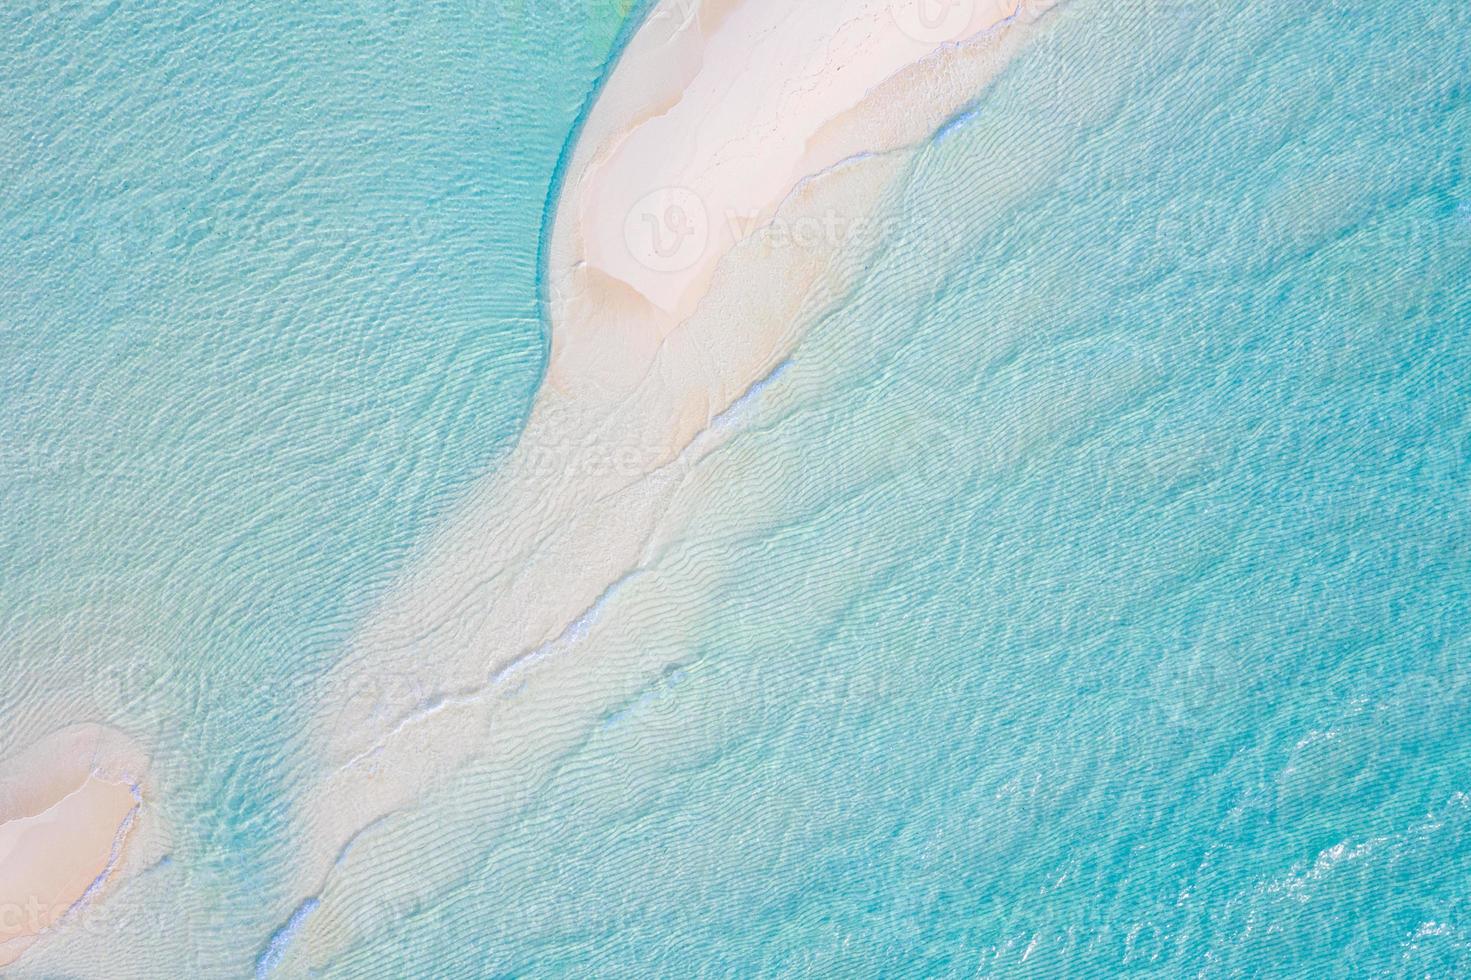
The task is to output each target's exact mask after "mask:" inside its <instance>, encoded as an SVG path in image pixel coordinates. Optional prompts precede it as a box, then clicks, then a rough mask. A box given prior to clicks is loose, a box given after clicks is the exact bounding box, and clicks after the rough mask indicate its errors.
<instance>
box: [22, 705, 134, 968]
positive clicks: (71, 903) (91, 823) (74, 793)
mask: <svg viewBox="0 0 1471 980" xmlns="http://www.w3.org/2000/svg"><path fill="white" fill-rule="evenodd" d="M143 764H144V760H143V759H142V757H141V756H140V755H139V753H138V751H137V749H136V747H135V746H133V744H132V743H131V742H129V741H128V740H127V739H126V738H124V737H123V736H121V735H120V734H118V733H117V732H114V731H111V730H109V729H104V728H101V727H99V726H92V725H89V726H81V727H78V728H72V729H68V730H66V731H63V732H58V733H56V734H53V735H51V736H48V737H46V738H44V739H42V740H40V741H39V742H37V743H35V744H34V745H32V746H31V747H30V748H29V749H27V750H26V751H25V752H24V753H22V754H21V755H19V756H17V757H16V758H14V759H11V760H9V761H8V762H7V763H6V764H5V765H4V767H3V768H0V966H4V965H6V964H9V963H11V962H13V961H14V960H15V959H17V958H18V957H19V956H20V955H21V953H23V952H24V951H25V950H26V949H27V948H28V947H29V946H30V945H31V944H32V943H34V942H35V941H36V939H37V938H38V937H39V936H40V935H41V934H42V933H44V932H46V931H47V930H49V929H51V928H53V927H54V926H56V925H57V924H59V923H60V922H61V921H62V920H63V919H65V918H66V917H67V916H68V915H69V914H70V913H72V912H73V911H76V910H80V908H81V907H82V906H83V905H84V904H85V903H86V902H87V901H89V900H91V899H93V898H96V897H98V896H99V895H100V894H101V893H102V892H103V891H104V890H105V889H106V887H107V886H108V885H109V884H111V882H110V881H109V879H110V877H111V874H112V872H113V871H114V869H115V868H116V867H117V866H118V864H119V861H120V859H121V856H122V850H123V848H124V846H125V845H126V844H127V840H128V837H129V833H130V831H131V830H132V825H133V822H134V820H135V818H136V816H137V814H138V811H139V809H140V807H141V804H142V795H141V793H142V790H141V786H140V783H139V780H140V779H141V777H142V766H143Z"/></svg>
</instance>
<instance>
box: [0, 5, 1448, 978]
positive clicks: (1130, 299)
mask: <svg viewBox="0 0 1471 980" xmlns="http://www.w3.org/2000/svg"><path fill="white" fill-rule="evenodd" d="M253 10H254V12H253V13H249V14H247V13H241V12H229V11H222V10H217V9H215V8H214V7H207V6H198V7H172V8H167V9H163V8H159V7H148V8H141V7H137V6H130V5H128V4H117V5H113V6H103V5H98V6H96V7H93V6H90V5H87V4H72V5H69V4H58V5H53V6H44V7H43V6H39V5H31V6H29V7H28V6H27V5H25V4H22V5H21V7H20V8H18V9H9V10H8V11H7V12H6V13H4V14H0V17H3V18H4V20H3V21H0V26H3V27H4V28H5V30H4V31H3V32H0V46H3V47H0V51H3V57H0V73H3V80H4V81H5V82H6V83H7V84H6V85H5V86H3V89H0V90H3V91H5V92H7V93H9V94H7V95H4V96H0V98H4V99H5V100H6V111H5V112H4V113H0V126H4V127H5V130H4V132H3V135H4V139H3V141H0V145H3V146H5V147H7V148H8V149H7V150H6V151H5V153H6V156H5V157H4V168H5V171H6V176H7V179H6V180H5V182H4V185H3V186H0V258H3V259H4V262H3V271H0V276H3V277H4V278H3V279H0V295H3V297H4V298H5V303H4V309H3V311H0V317H3V318H4V321H3V328H4V332H3V333H0V352H3V357H0V371H3V375H0V377H3V391H0V399H3V409H4V411H3V412H0V435H3V439H4V442H3V446H4V449H5V452H6V466H5V470H4V473H3V475H0V509H3V513H4V514H5V517H4V519H3V523H0V564H3V568H4V582H3V589H4V591H3V595H0V643H3V645H4V649H5V651H6V655H7V657H8V658H9V663H10V664H12V665H14V667H15V668H16V669H15V670H14V671H13V672H11V673H10V675H9V676H7V677H6V679H5V680H4V681H0V716H3V717H6V718H11V719H15V721H14V722H13V724H15V725H22V724H29V723H33V722H34V718H35V716H36V713H37V712H39V711H41V710H43V708H45V709H53V708H54V704H55V698H54V697H51V696H50V695H49V694H45V692H46V691H49V690H51V689H53V688H55V687H56V682H54V681H50V682H48V681H45V680H44V679H43V677H44V672H45V671H48V670H59V671H63V672H64V675H65V677H66V684H67V685H70V686H67V687H64V688H63V691H64V693H65V697H64V698H63V699H62V700H63V702H64V703H65V704H66V705H68V706H70V707H69V710H70V711H71V712H72V713H73V714H75V715H77V716H78V720H80V718H82V717H88V716H89V714H88V713H89V712H96V711H99V710H101V711H105V712H106V713H107V714H108V718H109V720H112V721H114V722H115V723H117V724H119V725H120V726H121V727H123V728H125V729H128V728H136V729H138V730H139V731H141V732H144V733H148V734H150V735H157V736H159V741H160V744H163V745H166V746H170V747H171V748H170V751H171V752H174V753H177V758H170V759H165V760H164V762H163V763H162V765H161V769H162V770H163V771H164V772H166V773H170V774H172V775H171V777H170V778H171V783H170V785H169V786H168V787H167V788H168V789H170V790H173V791H174V792H173V795H172V797H171V802H170V803H169V804H168V806H169V808H170V816H171V817H172V818H173V819H174V820H175V822H176V823H177V825H178V826H179V827H180V828H181V830H180V833H179V839H178V842H177V845H176V847H175V848H174V853H173V858H172V865H171V867H172V868H173V869H184V870H187V872H188V876H189V880H190V882H191V888H192V889H195V890H194V891H191V893H190V894H191V895H204V896H208V899H209V901H211V902H214V903H216V907H217V909H225V910H227V912H228V914H227V915H225V916H223V917H221V916H219V915H214V916H209V915H203V914H200V917H199V918H197V919H193V920H190V921H193V922H195V923H196V924H195V927H194V929H193V931H191V932H190V934H189V935H188V938H187V942H188V944H189V945H190V946H191V947H192V948H193V950H194V961H195V963H196V964H198V968H199V971H200V972H201V973H202V974H203V975H240V974H246V973H249V972H250V970H251V969H253V968H254V966H255V965H256V963H257V958H258V957H259V956H261V954H262V953H263V952H265V951H266V949H267V943H268V940H269V937H270V936H271V935H272V933H273V931H274V930H275V929H276V928H277V927H278V926H280V925H281V923H282V922H283V921H284V920H285V918H286V916H284V915H281V914H280V900H284V899H285V898H286V897H287V896H285V895H284V893H282V892H281V891H280V889H281V884H280V883H281V881H282V880H283V878H284V875H285V872H286V870H287V869H289V867H290V860H291V832H290V830H289V826H288V824H289V820H288V817H289V812H288V804H289V797H290V793H291V789H292V787H293V786H294V785H295V784H294V783H293V779H294V778H295V775H296V772H295V769H296V767H297V766H298V765H299V763H297V762H295V761H293V760H295V759H297V758H299V757H300V754H299V752H297V751H296V749H297V742H298V741H299V738H300V732H299V730H298V729H297V723H298V722H299V720H300V717H301V714H302V707H301V705H300V703H299V702H300V697H304V696H305V691H306V690H308V688H309V684H308V681H309V679H310V678H311V677H312V676H314V675H315V674H316V673H317V672H320V671H321V670H322V669H323V668H324V666H325V665H326V664H327V663H329V662H330V661H331V660H332V658H333V657H334V655H336V654H338V653H340V651H341V650H342V648H343V646H344V644H345V643H346V640H347V638H348V636H349V634H350V631H351V629H352V627H353V625H354V624H355V623H356V622H357V621H358V619H359V617H360V616H361V615H363V613H364V610H365V609H366V608H368V607H370V606H371V604H372V602H373V599H374V598H375V597H376V596H377V595H378V594H379V593H380V592H381V590H382V589H383V588H384V587H385V585H386V583H387V581H388V580H389V578H390V577H391V576H392V574H393V573H394V571H395V570H396V569H399V568H401V567H403V565H404V564H405V563H407V562H409V561H411V560H412V557H413V554H414V549H415V546H416V544H417V543H418V542H420V541H422V540H423V538H424V536H425V535H426V534H427V533H428V531H429V530H430V529H431V528H432V527H433V526H434V524H435V518H436V515H437V514H439V513H441V512H442V510H443V508H444V507H445V506H447V505H448V503H449V502H450V501H452V500H453V499H454V498H455V497H456V495H457V494H458V493H459V492H461V491H462V490H463V488H464V487H465V486H467V485H468V484H469V482H470V481H472V480H474V479H475V478H476V477H478V476H481V475H483V474H484V473H486V472H488V471H489V470H490V469H491V468H492V467H493V466H494V462H495V459H496V456H497V453H498V452H500V451H503V449H504V447H505V446H506V445H507V443H508V442H509V440H511V439H512V438H514V435H515V432H516V428H517V426H518V425H519V423H520V419H521V417H522V415H523V413H524V411H525V407H526V404H527V402H528V400H529V398H530V397H531V394H532V392H533V391H534V389H535V385H536V383H537V378H538V375H539V371H540V367H541V359H542V345H543V339H542V335H541V325H540V323H539V321H538V319H537V306H536V288H537V284H536V265H535V260H536V242H537V235H538V232H539V229H540V226H541V222H542V215H543V208H544V204H545V200H546V193H547V187H548V185H549V183H550V182H551V179H552V174H553V171H554V167H555V164H556V160H557V158H558V154H559V152H560V150H561V148H562V142H563V139H564V138H565V135H566V133H567V132H568V131H569V129H570V128H571V127H572V126H573V125H574V122H575V119H576V117H577V113H578V110H579V108H580V107H581V105H582V101H583V99H584V97H585V95H586V93H587V91H588V89H589V87H590V86H591V85H592V84H593V82H594V80H595V79H596V77H597V75H598V72H599V69H600V66H601V63H602V60H603V57H604V55H605V54H606V50H607V46H608V44H609V43H610V41H611V33H610V32H609V31H607V30H605V25H602V24H601V23H600V25H599V26H597V27H596V28H595V29H594V28H588V27H587V24H586V22H585V20H584V19H583V17H582V12H581V11H580V10H578V11H574V10H571V9H560V8H545V9H543V10H541V11H538V12H529V13H525V14H517V15H515V16H512V15H510V14H505V13H502V12H500V11H495V14H496V15H495V16H492V15H491V8H490V7H488V6H486V5H475V4H471V5H468V6H467V7H466V8H463V9H462V8H451V7H449V6H447V5H446V6H444V7H440V6H434V5H428V4H426V5H424V7H423V9H422V10H421V9H418V8H415V7H413V6H412V5H410V6H409V7H404V8H399V7H394V6H392V5H377V6H372V7H371V8H370V7H366V6H363V7H353V8H350V9H348V8H344V9H340V10H336V11H333V12H331V13H328V12H322V13H312V14H305V13H302V12H300V11H298V10H297V9H296V8H287V7H284V6H280V7H277V6H271V7H265V6H261V7H256V8H253ZM569 24H571V25H574V29H573V31H572V33H571V35H570V37H571V38H573V40H572V41H571V42H570V43H563V42H562V41H561V38H562V36H563V35H564V33H565V32H566V31H567V29H568V25H569ZM1468 37H1471V8H1468V7H1466V6H1465V5H1454V4H1431V3H1428V2H1421V0H1412V2H1410V3H1407V4H1400V5H1397V6H1395V7H1394V8H1393V9H1392V10H1387V9H1386V8H1383V7H1376V6H1373V5H1369V4H1353V3H1346V2H1322V3H1306V4H1298V5H1291V4H1268V3H1261V2H1245V3H1240V4H1236V5H1232V6H1230V7H1229V8H1227V7H1225V6H1224V5H1209V6H1207V5H1194V4H1191V3H1178V4H1170V5H1165V4H1159V5H1137V4H1136V5H1123V9H1122V11H1121V10H1120V5H1117V4H1105V3H1102V2H1098V0H1075V2H1074V3H1072V4H1071V5H1068V6H1066V7H1065V8H1064V9H1063V10H1062V11H1060V12H1059V13H1058V14H1057V15H1055V16H1054V17H1053V19H1052V22H1051V23H1050V24H1049V25H1048V27H1047V28H1046V29H1045V30H1044V31H1043V32H1042V33H1041V35H1040V36H1039V37H1038V38H1037V39H1036V41H1035V43H1033V44H1032V45H1031V46H1029V47H1028V48H1027V49H1025V50H1024V51H1023V52H1022V54H1021V55H1020V57H1019V58H1018V59H1017V60H1016V61H1015V62H1014V63H1013V64H1012V65H1011V66H1010V67H1009V68H1008V70H1007V71H1006V72H1005V73H1004V74H1003V76H1002V77H1001V78H1000V79H999V80H998V81H997V82H996V83H995V84H994V85H993V86H992V87H991V88H990V89H988V90H987V91H986V92H984V93H978V100H977V103H976V105H975V107H974V109H973V111H972V112H970V113H969V114H968V115H967V117H966V118H965V119H964V120H963V121H960V122H958V123H957V124H956V125H955V126H953V127H952V128H950V129H949V130H947V132H946V135H945V138H944V139H943V140H941V141H937V142H936V143H935V144H934V145H933V146H931V147H929V148H927V149H926V150H925V151H923V152H922V153H921V154H920V156H919V158H918V159H917V160H916V161H915V163H914V165H913V167H912V168H911V171H910V173H909V174H908V177H907V179H906V181H905V182H904V185H903V186H902V187H900V188H898V189H896V191H895V192H894V194H893V196H892V199H891V200H889V201H888V202H887V203H886V205H885V208H886V214H885V220H884V221H882V222H881V226H882V227H883V228H884V229H885V231H886V235H885V238H884V240H883V241H881V242H879V243H878V244H877V245H876V248H875V252H874V255H873V257H872V260H871V262H870V263H869V265H868V267H867V270H866V272H865V275H864V276H863V277H862V280H861V281H860V282H859V283H858V284H857V285H856V286H855V288H854V289H853V291H852V293H851V294H850V295H849V296H847V297H845V299H844V301H843V302H842V303H841V304H839V305H838V306H837V307H836V308H834V309H832V310H829V311H827V312H826V313H825V314H824V315H823V316H822V317H821V319H820V320H819V322H818V323H816V324H815V325H814V327H813V328H812V330H811V331H809V333H808V335H807V336H806V338H805V339H804V340H803V341H802V343H801V344H800V346H799V347H798V349H797V350H796V351H795V352H794V354H793V357H792V360H791V364H790V367H789V368H788V369H787V370H785V371H784V372H783V374H782V375H781V377H780V378H778V379H777V380H776V381H775V382H774V383H773V384H772V385H771V386H769V388H768V389H767V390H765V391H763V392H762V395H761V398H760V399H759V400H758V402H757V403H756V404H755V405H754V406H752V407H751V408H749V409H748V410H747V411H746V412H744V413H743V415H742V425H743V426H744V428H743V430H742V431H741V432H740V433H739V434H738V435H737V436H736V437H735V438H734V439H733V440H732V441H731V442H730V443H729V444H728V445H727V446H726V447H725V448H724V449H722V450H721V451H720V452H719V453H717V454H716V455H715V456H714V457H712V458H711V459H710V460H709V461H708V462H707V463H706V464H705V466H706V467H708V468H709V471H710V472H709V474H708V479H707V480H706V481H705V483H706V485H710V486H715V487H717V488H718V489H717V490H716V491H715V493H714V495H713V499H710V500H709V501H707V502H705V503H704V505H703V506H702V508H701V510H700V512H699V516H698V517H697V518H695V519H692V520H691V521H690V524H689V526H688V527H686V528H684V529H683V531H682V533H681V534H680V535H679V536H678V537H677V539H676V543H675V544H674V545H672V546H671V547H670V549H669V550H668V551H667V552H666V553H665V554H663V555H662V556H661V558H660V560H659V562H658V563H657V565H656V566H654V567H653V568H652V569H651V570H650V573H651V574H652V575H654V576H658V575H660V574H661V572H662V573H663V574H664V575H665V576H666V577H668V578H669V579H671V580H675V579H678V580H679V581H683V582H686V583H687V584H686V585H685V586H684V587H683V589H682V591H681V590H679V589H674V591H675V592H676V593H677V594H678V598H677V602H678V603H679V604H680V605H679V608H678V609H677V610H674V612H675V613H677V614H678V616H679V618H680V619H681V620H682V621H689V622H692V623H693V625H692V626H689V625H687V626H685V627H683V628H680V629H674V628H673V627H668V628H664V627H661V625H660V620H659V619H658V618H657V617H656V616H648V617H647V619H646V622H647V624H648V625H647V629H646V630H645V632H644V633H643V634H642V635H641V637H640V639H641V642H643V643H645V644H646V645H647V646H648V647H649V648H650V649H653V650H656V651H659V652H660V653H661V655H662V656H663V657H664V660H665V662H666V664H667V667H666V669H665V670H664V671H663V672H662V673H660V674H658V675H656V676H652V677H650V678H649V681H648V685H647V687H646V689H645V690H644V692H643V693H642V694H641V695H640V696H638V697H637V698H635V699H633V700H632V701H629V702H627V703H610V704H609V705H608V708H607V712H606V714H605V716H604V717H605V723H604V724H603V725H602V726H601V727H599V728H597V729H596V730H593V731H589V732H588V733H587V734H586V737H585V738H584V739H583V740H582V741H581V742H580V743H579V744H578V746H577V748H576V749H575V750H574V751H572V752H571V753H569V754H568V755H567V756H565V757H564V758H562V759H559V760H558V761H557V764H556V765H555V766H554V767H552V768H551V769H550V770H549V771H548V773H547V775H546V777H545V779H544V781H543V783H542V787H541V790H540V792H539V793H537V794H536V795H535V797H534V798H533V799H532V800H531V801H530V802H529V803H528V804H527V805H525V806H523V807H520V808H518V809H517V810H516V811H515V812H514V814H513V815H511V816H510V817H506V816H504V815H502V814H501V813H500V811H497V812H496V813H494V814H492V813H487V814H486V816H485V818H484V832H483V835H482V836H481V838H480V843H479V844H478V845H477V846H476V847H475V848H473V849H471V850H469V851H467V852H465V853H457V854H455V855H453V858H454V860H453V862H451V863H452V864H453V866H454V868H455V869H456V871H455V872H454V874H453V875H448V876H447V875H446V874H444V873H442V870H441V873H437V874H435V875H430V876H428V877H426V879H425V881H424V884H423V892H422V896H421V899H420V900H419V901H418V902H416V903H414V904H413V905H411V906H408V907H403V908H398V909H394V910H392V914H390V915H388V916H387V917H386V918H384V919H381V920H380V921H378V922H377V923H376V925H375V928H374V929H373V930H372V931H371V932H370V933H368V934H366V935H365V936H364V937H363V938H361V940H360V941H359V942H358V943H357V944H356V945H354V946H353V947H352V948H350V949H347V950H345V951H343V952H342V953H341V955H339V956H337V957H336V958H335V959H334V960H333V961H332V962H331V963H330V965H329V966H328V968H327V969H326V971H325V972H326V973H327V974H328V975H334V976H420V975H424V976H491V975H525V976H556V975H612V976H644V975H656V976H685V975H690V974H712V975H722V976H723V975H732V976H766V975H776V974H780V975H814V976H881V975H913V976H920V975H942V976H975V975H1038V976H1054V975H1070V974H1083V973H1113V972H1121V971H1129V972H1139V973H1144V974H1153V975H1161V976H1177V975H1181V974H1204V975H1208V976H1237V975H1243V974H1245V975H1295V976H1319V975H1323V976H1338V975H1353V976H1360V975H1392V976H1393V975H1406V976H1408V975H1415V976H1426V975H1429V976H1455V975H1461V974H1464V973H1466V972H1468V971H1471V946H1468V944H1471V919H1468V918H1467V916H1468V912H1471V910H1468V903H1471V886H1468V881H1471V843H1468V842H1471V741H1468V740H1467V738H1466V737H1465V733H1464V727H1465V726H1464V719H1465V717H1466V713H1467V711H1468V709H1471V491H1468V487H1471V400H1468V395H1471V289H1468V284H1471V162H1468V158H1467V152H1468V147H1471V79H1468V77H1467V68H1466V66H1467V65H1468V64H1471V42H1468V40H1467V38H1468ZM997 173H1004V174H1009V175H1016V176H1015V179H1012V180H1008V181H1007V182H1006V184H1005V187H1004V188H1003V189H996V174H997ZM773 488H775V489H773ZM752 501H759V502H760V504H761V506H760V508H759V509H755V508H753V505H752V503H751V502H752ZM675 601H676V600H673V599H672V600H671V602H675ZM616 605H617V604H616V603H615V604H614V607H615V608H612V609H611V610H610V611H609V615H612V616H617V615H619V614H620V613H619V610H618V609H617V608H616ZM656 611H657V610H656ZM648 612H649V610H633V611H627V612H626V614H627V615H630V616H633V615H646V614H647V613H648ZM118 664H125V665H127V666H126V669H122V670H120V669H119V668H118V666H117V665H118ZM48 685H49V686H48ZM293 692H302V693H301V695H299V696H296V697H293ZM48 699H49V700H48ZM94 704H100V705H101V706H102V707H101V708H100V709H99V708H95V707H92V705H94ZM7 727H9V726H7ZM283 760H285V761H283ZM427 805H428V806H430V807H432V806H433V801H430V802H429V803H428V804H427ZM472 816H473V815H472ZM426 863H427V862H426ZM434 864H435V867H436V868H439V869H443V868H444V867H445V866H446V862H444V861H439V862H435V863H434ZM288 911H289V909H288ZM284 969H286V967H283V970H284Z"/></svg>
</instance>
